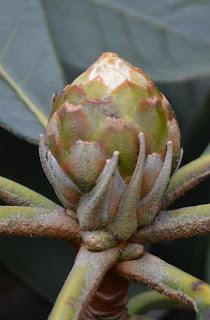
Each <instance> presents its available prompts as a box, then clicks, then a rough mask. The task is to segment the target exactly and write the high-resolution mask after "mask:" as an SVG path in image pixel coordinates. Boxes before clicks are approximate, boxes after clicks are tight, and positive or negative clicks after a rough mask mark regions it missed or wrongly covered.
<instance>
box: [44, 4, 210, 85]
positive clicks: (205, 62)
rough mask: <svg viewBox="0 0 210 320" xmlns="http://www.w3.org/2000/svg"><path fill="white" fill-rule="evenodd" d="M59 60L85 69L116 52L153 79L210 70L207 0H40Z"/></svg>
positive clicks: (209, 27) (182, 76)
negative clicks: (98, 59)
mask: <svg viewBox="0 0 210 320" xmlns="http://www.w3.org/2000/svg"><path fill="white" fill-rule="evenodd" d="M42 3H43V6H44V8H45V9H46V12H47V16H48V19H49V25H50V29H51V31H52V35H53V37H54V39H55V41H56V45H57V48H58V50H59V55H60V57H61V58H62V60H63V62H64V63H66V64H68V65H73V66H75V67H78V68H82V69H83V68H86V67H87V66H88V65H89V64H90V63H92V62H93V61H94V60H95V59H96V57H97V56H99V55H100V54H101V52H103V51H116V52H117V53H119V54H120V55H121V56H122V57H124V58H126V59H127V60H129V61H130V62H131V63H133V64H135V65H138V66H140V67H142V69H143V70H144V71H145V72H147V73H148V74H149V75H150V76H151V77H152V78H153V79H154V80H161V81H174V80H180V79H186V78H189V77H195V76H200V75H207V74H210V55H209V52H210V38H209V36H208V33H207V32H206V30H209V29H210V20H209V14H210V3H208V2H206V1H205V0H201V1H199V2H196V3H195V2H194V1H190V0H188V1H184V2H180V1H179V0H175V1H167V2H166V1H164V0H161V1H158V2H157V1H156V2H154V1H152V2H151V1H147V0H142V1H127V0H120V1H119V0H100V1H99V0H80V1H76V2H75V1H73V0H63V1H60V0H51V1H47V0H42Z"/></svg>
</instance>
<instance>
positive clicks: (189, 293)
mask: <svg viewBox="0 0 210 320" xmlns="http://www.w3.org/2000/svg"><path fill="white" fill-rule="evenodd" d="M115 269H116V271H117V272H119V273H120V274H121V275H124V276H125V277H127V278H128V279H130V280H136V281H137V282H140V283H143V284H145V285H147V286H148V287H150V288H152V289H155V290H157V291H159V292H160V293H163V294H165V295H167V296H168V297H170V298H172V299H175V300H177V301H180V302H181V303H183V304H186V305H187V306H189V307H190V308H193V309H194V310H195V311H196V312H197V313H199V312H203V311H204V310H205V312H206V313H207V312H209V310H210V286H208V285H207V284H206V283H205V282H202V281H201V280H199V279H197V278H195V277H193V276H191V275H189V274H188V273H186V272H184V271H182V270H179V269H178V268H176V267H174V266H172V265H170V264H168V263H166V262H164V261H163V260H161V259H159V258H157V257H155V256H153V255H151V254H149V253H145V254H144V256H143V257H142V258H140V259H138V260H133V261H126V262H119V263H117V265H116V267H115ZM202 314H203V313H202Z"/></svg>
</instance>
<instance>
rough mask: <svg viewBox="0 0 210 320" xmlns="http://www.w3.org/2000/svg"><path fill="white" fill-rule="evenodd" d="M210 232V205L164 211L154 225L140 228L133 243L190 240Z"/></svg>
mask: <svg viewBox="0 0 210 320" xmlns="http://www.w3.org/2000/svg"><path fill="white" fill-rule="evenodd" d="M209 231H210V204H203V205H199V206H192V207H186V208H180V209H176V210H169V211H163V212H161V213H159V215H158V216H157V218H156V219H155V221H154V222H153V223H151V224H150V225H148V226H145V227H143V228H140V229H139V230H138V231H137V233H136V234H135V235H134V236H133V239H132V241H134V242H139V243H142V244H145V243H154V242H160V241H166V240H175V239H180V238H189V237H192V236H195V235H200V234H205V233H208V232H209Z"/></svg>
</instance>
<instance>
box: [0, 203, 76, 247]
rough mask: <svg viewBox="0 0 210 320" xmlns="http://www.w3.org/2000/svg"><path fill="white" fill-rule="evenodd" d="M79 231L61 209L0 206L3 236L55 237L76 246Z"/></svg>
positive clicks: (0, 232)
mask: <svg viewBox="0 0 210 320" xmlns="http://www.w3.org/2000/svg"><path fill="white" fill-rule="evenodd" d="M79 231H80V229H79V225H78V224H77V223H76V221H75V220H73V219H72V218H71V217H70V216H68V215H67V214H66V213H65V210H64V209H62V208H60V209H56V210H52V209H51V210H50V209H45V208H37V207H16V206H0V234H3V235H14V236H36V237H55V238H59V239H63V240H69V241H72V242H73V243H76V244H78V243H79V242H80V236H79Z"/></svg>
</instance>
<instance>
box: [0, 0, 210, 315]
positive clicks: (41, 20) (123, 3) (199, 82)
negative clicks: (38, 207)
mask: <svg viewBox="0 0 210 320" xmlns="http://www.w3.org/2000/svg"><path fill="white" fill-rule="evenodd" d="M209 17H210V2H209V1H208V0H206V1H204V0H200V1H196V0H195V1H193V0H189V1H187V0H185V1H184V0H156V1H148V0H130V1H127V0H112V1H111V0H101V1H100V0H76V1H73V0H40V1H38V0H37V1H36V0H16V1H15V2H14V1H12V0H7V1H3V0H1V1H0V124H1V127H2V128H1V129H0V139H1V157H0V163H1V166H0V175H2V176H5V177H8V178H10V179H13V180H15V181H17V182H20V183H22V184H24V185H26V186H28V187H30V188H32V189H34V190H37V191H38V192H41V193H43V194H44V195H46V196H48V197H50V198H51V199H54V200H55V196H54V193H53V191H52V188H51V187H50V185H49V184H48V182H47V179H46V178H45V176H44V174H43V172H42V169H41V165H40V162H39V157H38V149H37V145H36V143H37V141H38V137H39V134H40V133H41V132H42V130H43V127H42V125H41V124H40V123H39V121H38V120H37V117H36V114H34V112H32V111H31V110H30V104H28V102H27V100H24V99H23V98H25V97H28V98H29V99H30V101H31V102H32V103H33V105H34V106H35V108H36V110H38V111H39V112H41V114H43V115H44V116H46V117H47V116H48V114H49V112H50V97H51V95H52V93H53V92H55V91H59V90H61V88H62V87H63V86H64V84H67V83H68V82H70V81H72V80H73V79H74V78H75V77H76V76H77V75H78V74H79V73H81V72H82V71H83V70H84V69H85V68H86V67H87V66H88V65H89V64H91V63H93V62H94V61H95V60H96V58H97V57H98V56H99V55H100V54H101V53H102V52H104V51H115V52H117V53H118V54H119V55H120V56H121V57H123V58H125V59H127V60H128V61H130V62H131V63H132V64H134V65H137V66H139V67H141V68H142V69H143V70H144V71H145V72H146V73H147V74H148V75H149V76H150V77H151V78H152V79H153V80H155V82H156V83H157V85H158V86H159V88H160V89H161V90H162V92H163V93H164V94H165V95H166V97H167V98H168V100H169V101H170V103H171V105H172V106H173V108H174V109H175V112H176V114H177V118H178V121H179V124H180V128H181V133H182V145H183V148H184V160H183V163H186V162H188V161H190V160H192V159H194V158H196V157H198V156H199V155H200V154H201V153H202V152H203V151H204V150H205V148H206V147H207V145H208V143H209V142H210V32H209V30H210V19H209ZM5 129H7V130H5ZM29 142H32V144H31V143H29ZM208 202H210V180H209V181H206V182H204V183H202V185H200V186H199V187H197V188H196V189H195V190H193V191H191V192H190V193H189V194H187V195H186V196H185V197H183V198H182V199H180V200H179V201H178V202H177V203H176V207H180V206H189V205H193V204H201V203H208ZM150 251H152V252H153V253H155V254H157V255H158V256H160V257H161V258H163V259H165V260H166V261H167V262H170V263H173V264H174V265H176V266H177V267H179V268H182V269H183V270H185V271H187V272H189V273H191V274H193V275H195V276H197V277H200V278H201V279H204V280H205V281H208V282H210V236H208V235H207V236H202V237H194V238H192V239H186V240H179V241H174V242H170V243H162V244H158V245H155V246H152V247H151V248H150ZM74 256H75V252H74V249H73V248H71V247H69V246H68V245H67V244H66V243H64V242H61V241H56V240H51V239H31V238H27V239H25V238H9V237H1V240H0V261H1V263H0V284H1V285H0V319H1V320H13V319H22V320H24V319H31V320H42V319H46V318H47V314H48V313H49V310H50V308H51V306H52V303H53V301H54V299H55V297H56V295H57V293H58V292H59V289H60V288H61V286H62V284H63V281H64V279H65V277H66V276H67V274H68V272H69V270H70V268H71V266H72V263H73V260H74ZM140 290H143V288H142V287H140V286H139V285H135V284H132V286H131V290H130V293H131V295H133V294H135V293H138V292H140ZM160 318H161V319H177V318H179V319H194V314H193V313H189V312H188V313H186V312H184V311H170V312H169V313H163V314H162V313H161V314H160Z"/></svg>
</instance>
